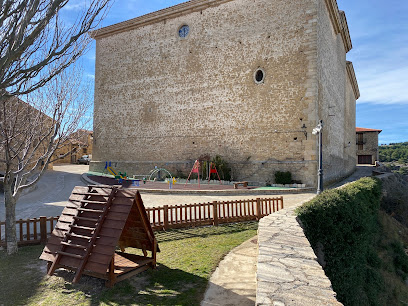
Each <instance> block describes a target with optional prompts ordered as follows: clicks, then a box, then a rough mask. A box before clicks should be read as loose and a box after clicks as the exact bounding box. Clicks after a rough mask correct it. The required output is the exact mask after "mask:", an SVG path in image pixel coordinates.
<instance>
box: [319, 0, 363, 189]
mask: <svg viewBox="0 0 408 306" xmlns="http://www.w3.org/2000/svg"><path fill="white" fill-rule="evenodd" d="M327 2H329V1H326V0H319V1H318V12H319V13H318V22H317V32H318V34H317V37H318V40H317V48H318V63H317V74H318V104H319V107H318V109H319V110H318V115H317V116H318V118H319V119H321V120H323V122H324V128H323V169H324V180H325V181H326V182H330V181H335V180H338V179H340V178H341V177H344V176H346V175H347V174H350V173H352V172H353V171H354V169H355V157H354V156H353V153H354V151H353V147H352V146H351V144H354V133H355V101H356V98H355V97H354V95H352V93H353V91H352V88H351V84H350V80H349V78H348V76H347V71H346V52H347V51H348V50H347V49H346V48H347V46H346V45H345V44H344V41H343V39H342V35H341V33H340V32H338V31H336V28H335V25H334V24H333V23H332V21H331V16H330V14H329V10H328V9H327ZM350 89H351V92H350ZM349 143H350V146H348V144H349Z"/></svg>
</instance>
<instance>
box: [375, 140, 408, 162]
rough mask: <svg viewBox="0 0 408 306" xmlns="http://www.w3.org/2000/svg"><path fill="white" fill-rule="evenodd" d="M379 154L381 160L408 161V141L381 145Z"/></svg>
mask: <svg viewBox="0 0 408 306" xmlns="http://www.w3.org/2000/svg"><path fill="white" fill-rule="evenodd" d="M379 154H380V162H399V163H408V142H401V143H391V144H389V145H381V146H380V147H379Z"/></svg>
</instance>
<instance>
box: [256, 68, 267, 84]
mask: <svg viewBox="0 0 408 306" xmlns="http://www.w3.org/2000/svg"><path fill="white" fill-rule="evenodd" d="M254 80H255V83H256V84H261V83H263V82H264V80H265V72H264V71H263V69H261V68H258V69H257V70H256V71H255V74H254Z"/></svg>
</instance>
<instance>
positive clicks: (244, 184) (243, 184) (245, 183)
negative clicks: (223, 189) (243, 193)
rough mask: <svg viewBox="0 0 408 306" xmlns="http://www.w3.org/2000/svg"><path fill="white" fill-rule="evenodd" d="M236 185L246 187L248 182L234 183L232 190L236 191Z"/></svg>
mask: <svg viewBox="0 0 408 306" xmlns="http://www.w3.org/2000/svg"><path fill="white" fill-rule="evenodd" d="M238 185H242V187H248V182H236V183H234V189H238Z"/></svg>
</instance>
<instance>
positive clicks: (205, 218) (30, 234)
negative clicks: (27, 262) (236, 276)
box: [0, 197, 283, 246]
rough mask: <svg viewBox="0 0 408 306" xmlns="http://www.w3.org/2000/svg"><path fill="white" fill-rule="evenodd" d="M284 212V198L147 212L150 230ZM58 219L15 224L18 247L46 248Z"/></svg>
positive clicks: (1, 226) (166, 207)
mask: <svg viewBox="0 0 408 306" xmlns="http://www.w3.org/2000/svg"><path fill="white" fill-rule="evenodd" d="M282 208H283V197H277V198H268V199H261V198H257V199H251V200H236V201H214V202H209V203H198V204H185V205H171V206H169V205H164V206H159V207H151V208H146V212H147V215H148V217H149V219H150V223H151V225H152V228H153V230H166V229H171V228H183V227H191V226H204V225H215V226H218V225H219V224H223V223H232V222H242V221H250V220H259V219H261V218H262V217H264V216H267V215H269V214H271V213H273V212H275V211H278V210H279V209H282ZM57 221H58V217H40V218H33V219H27V220H21V219H20V220H18V221H16V230H17V237H18V240H19V241H18V245H20V246H22V245H31V244H45V243H46V241H47V237H48V236H49V235H50V234H51V232H52V230H53V229H54V224H56V223H57ZM5 224H6V222H4V221H3V222H0V246H5V244H6V243H5V239H3V237H2V235H3V236H4V233H5Z"/></svg>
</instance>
